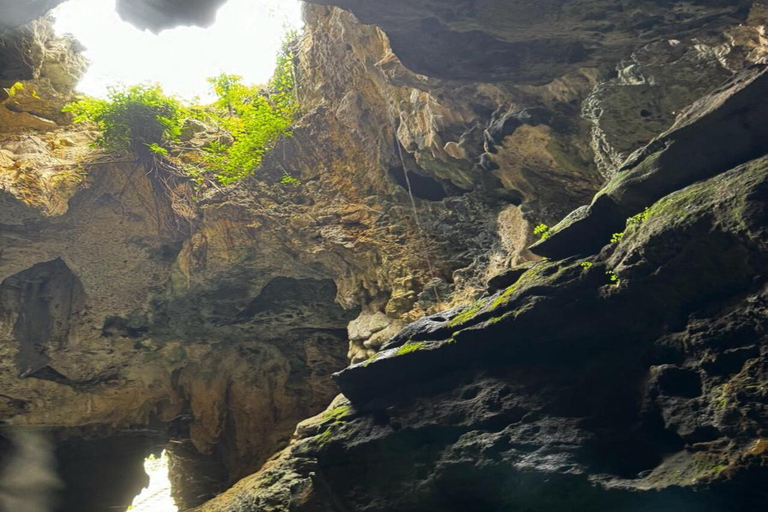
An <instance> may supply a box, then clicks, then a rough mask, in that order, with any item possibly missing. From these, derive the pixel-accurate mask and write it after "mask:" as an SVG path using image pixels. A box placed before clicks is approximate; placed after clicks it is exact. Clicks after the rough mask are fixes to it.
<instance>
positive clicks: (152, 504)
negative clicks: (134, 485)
mask: <svg viewBox="0 0 768 512" xmlns="http://www.w3.org/2000/svg"><path fill="white" fill-rule="evenodd" d="M169 465H170V462H169V457H168V452H167V451H165V450H163V452H162V453H161V454H160V456H159V457H158V456H156V455H155V454H150V455H149V457H147V458H146V459H144V472H145V473H146V474H147V477H149V483H148V484H147V486H146V487H145V488H144V489H143V490H142V491H141V492H140V493H139V494H138V495H137V496H136V497H135V498H134V499H133V502H132V503H131V506H130V508H129V509H128V510H130V511H131V512H177V511H178V507H177V506H176V503H175V502H174V500H173V496H172V493H171V479H170V477H169V474H168V472H169V469H170V468H169Z"/></svg>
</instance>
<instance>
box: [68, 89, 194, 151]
mask: <svg viewBox="0 0 768 512" xmlns="http://www.w3.org/2000/svg"><path fill="white" fill-rule="evenodd" d="M63 110H64V112H72V113H73V114H74V116H75V117H74V120H75V122H85V121H92V122H94V123H96V124H97V125H98V126H99V128H100V129H101V131H102V135H101V137H99V139H98V140H97V144H98V145H99V146H101V147H103V148H105V149H107V150H110V151H132V152H134V153H136V154H137V155H138V156H139V157H140V158H147V157H151V156H153V155H162V156H165V155H167V154H168V148H169V147H170V145H171V144H173V143H174V142H175V141H176V140H177V139H178V137H179V134H180V133H181V123H182V121H183V119H184V115H185V109H184V107H183V106H182V105H181V103H179V101H178V100H176V99H174V98H172V97H170V96H166V95H165V94H164V93H163V90H162V88H161V87H160V86H159V85H133V86H129V87H125V86H119V87H112V88H110V89H109V93H108V99H106V100H102V99H96V98H81V99H80V100H78V101H75V102H73V103H70V104H69V105H67V106H65V107H64V109H63Z"/></svg>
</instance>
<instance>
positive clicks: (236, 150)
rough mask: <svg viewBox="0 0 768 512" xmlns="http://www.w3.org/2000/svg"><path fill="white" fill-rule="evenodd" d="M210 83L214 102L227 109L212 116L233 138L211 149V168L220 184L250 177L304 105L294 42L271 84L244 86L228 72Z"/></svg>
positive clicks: (283, 55) (287, 47) (280, 58)
mask: <svg viewBox="0 0 768 512" xmlns="http://www.w3.org/2000/svg"><path fill="white" fill-rule="evenodd" d="M208 81H209V82H210V83H211V86H212V87H213V90H214V92H215V93H216V96H217V97H218V99H217V100H216V102H215V103H214V106H215V107H217V108H219V109H221V110H222V111H224V113H223V114H220V115H213V116H212V117H213V118H214V120H215V121H217V123H218V124H219V125H220V126H221V127H222V128H224V129H225V130H226V131H228V132H229V133H230V134H231V135H232V138H233V139H234V142H233V143H232V144H231V145H230V146H228V147H227V146H224V145H222V144H217V143H214V144H210V145H209V146H208V147H207V148H206V151H207V152H208V157H207V158H206V167H208V168H210V169H213V170H215V172H216V178H217V179H218V181H219V182H221V183H223V184H227V183H231V182H233V181H236V180H238V179H241V178H244V177H246V176H249V175H251V174H252V173H253V171H254V170H255V169H256V168H257V167H259V165H261V162H262V160H263V158H264V155H266V154H267V152H268V151H269V150H271V149H272V148H273V147H274V146H275V144H276V143H277V141H278V140H280V138H282V137H286V136H289V135H291V130H290V127H291V125H292V124H293V122H294V119H295V117H296V115H297V113H298V111H299V104H298V101H297V100H296V96H295V90H294V89H295V83H294V74H293V53H292V52H291V51H290V44H285V45H284V48H283V51H282V52H281V53H280V55H279V56H278V59H277V68H276V70H275V74H274V76H273V77H272V79H271V80H270V82H269V84H268V85H267V86H266V87H262V88H259V87H254V86H248V85H245V84H243V82H242V78H241V77H239V76H237V75H229V74H221V75H219V76H216V77H213V78H209V79H208Z"/></svg>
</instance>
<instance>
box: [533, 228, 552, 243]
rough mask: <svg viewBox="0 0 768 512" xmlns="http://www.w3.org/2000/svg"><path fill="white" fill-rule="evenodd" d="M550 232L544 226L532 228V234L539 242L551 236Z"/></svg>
mask: <svg viewBox="0 0 768 512" xmlns="http://www.w3.org/2000/svg"><path fill="white" fill-rule="evenodd" d="M551 231H552V230H551V229H550V227H549V226H547V225H546V224H539V225H538V226H536V227H535V228H533V234H534V235H536V236H538V237H539V240H546V239H547V238H549V235H551V234H552V232H551Z"/></svg>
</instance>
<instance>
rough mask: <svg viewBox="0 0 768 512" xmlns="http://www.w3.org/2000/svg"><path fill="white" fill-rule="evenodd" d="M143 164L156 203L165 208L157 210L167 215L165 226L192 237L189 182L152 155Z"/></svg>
mask: <svg viewBox="0 0 768 512" xmlns="http://www.w3.org/2000/svg"><path fill="white" fill-rule="evenodd" d="M144 163H145V167H146V168H147V169H149V171H148V173H147V174H148V175H149V177H150V178H151V181H152V185H153V190H154V191H155V196H156V199H157V201H158V202H159V203H160V204H166V205H167V206H168V207H169V208H159V209H158V210H159V211H163V212H169V213H167V214H165V218H164V220H165V224H166V225H167V226H169V227H170V228H171V229H172V230H174V231H176V232H178V233H179V234H181V235H185V236H188V235H190V234H192V233H193V232H194V231H195V230H196V228H197V223H198V220H199V214H198V210H197V207H196V205H195V193H194V188H193V187H192V180H190V179H189V177H188V176H186V175H185V174H184V173H183V172H181V171H180V170H179V169H178V168H177V167H175V166H174V165H173V163H172V162H169V161H168V160H166V159H164V158H162V157H157V156H153V157H151V158H150V159H148V161H146V162H144Z"/></svg>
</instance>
